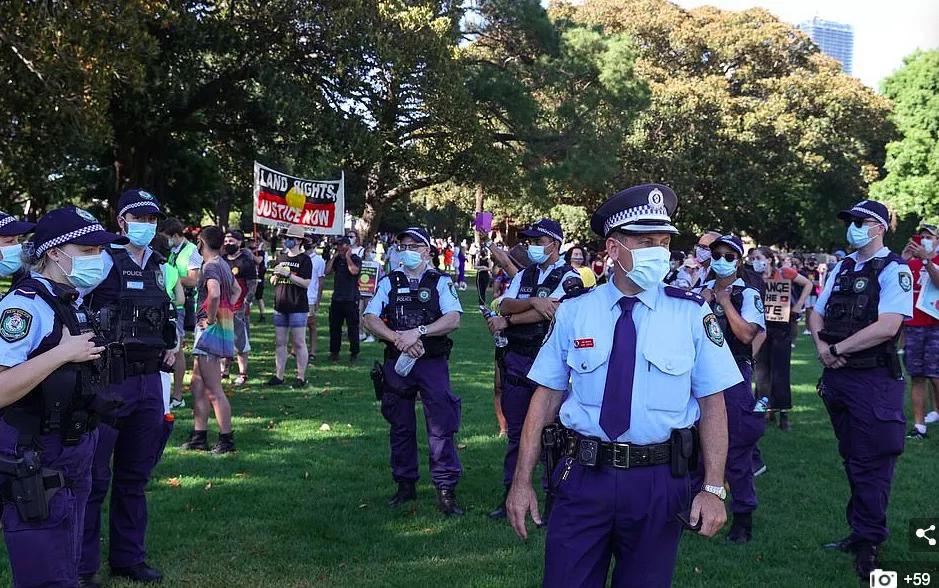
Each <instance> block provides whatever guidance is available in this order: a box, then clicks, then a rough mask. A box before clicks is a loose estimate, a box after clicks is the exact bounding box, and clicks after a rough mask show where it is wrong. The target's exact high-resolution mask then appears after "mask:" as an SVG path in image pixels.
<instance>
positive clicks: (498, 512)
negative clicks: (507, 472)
mask: <svg viewBox="0 0 939 588" xmlns="http://www.w3.org/2000/svg"><path fill="white" fill-rule="evenodd" d="M508 497H509V487H508V486H506V487H505V491H503V493H502V502H501V503H500V504H499V506H497V507H496V508H495V509H493V510H492V512H490V513H489V518H490V519H492V520H494V521H497V520H499V519H504V518H505V517H506V514H507V513H506V512H505V500H506V499H507V498H508Z"/></svg>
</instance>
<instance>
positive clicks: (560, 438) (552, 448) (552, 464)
mask: <svg viewBox="0 0 939 588" xmlns="http://www.w3.org/2000/svg"><path fill="white" fill-rule="evenodd" d="M566 432H567V429H566V428H565V427H564V425H562V424H561V423H559V422H557V421H555V422H553V423H551V424H550V425H548V426H546V427H545V428H544V429H542V430H541V447H542V452H543V454H544V464H545V471H546V472H547V474H548V476H547V477H548V488H547V491H546V492H545V518H546V519H547V517H548V515H550V514H551V508H552V506H553V505H554V490H555V488H554V476H553V473H554V469H555V468H556V467H557V465H558V463H560V461H561V458H562V457H563V456H564V446H565V445H566V438H567V435H566Z"/></svg>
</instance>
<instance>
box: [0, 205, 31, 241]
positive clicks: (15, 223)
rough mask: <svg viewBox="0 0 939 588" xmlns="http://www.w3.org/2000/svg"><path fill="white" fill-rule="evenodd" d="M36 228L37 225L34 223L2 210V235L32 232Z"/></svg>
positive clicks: (0, 228) (0, 216)
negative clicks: (18, 218)
mask: <svg viewBox="0 0 939 588" xmlns="http://www.w3.org/2000/svg"><path fill="white" fill-rule="evenodd" d="M35 228H36V225H35V224H34V223H28V222H26V221H21V220H17V218H16V217H15V216H12V215H9V214H7V213H5V212H3V211H2V210H0V237H15V236H16V235H25V234H26V233H32V232H33V230H34V229H35Z"/></svg>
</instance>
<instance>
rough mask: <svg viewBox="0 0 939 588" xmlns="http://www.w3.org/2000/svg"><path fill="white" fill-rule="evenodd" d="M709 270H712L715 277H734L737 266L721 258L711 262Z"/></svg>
mask: <svg viewBox="0 0 939 588" xmlns="http://www.w3.org/2000/svg"><path fill="white" fill-rule="evenodd" d="M711 269H712V270H714V273H715V274H717V277H719V278H727V277H729V276H732V275H734V272H736V271H737V264H736V263H734V262H732V261H727V260H726V259H724V258H723V257H722V258H720V259H716V260H712V261H711Z"/></svg>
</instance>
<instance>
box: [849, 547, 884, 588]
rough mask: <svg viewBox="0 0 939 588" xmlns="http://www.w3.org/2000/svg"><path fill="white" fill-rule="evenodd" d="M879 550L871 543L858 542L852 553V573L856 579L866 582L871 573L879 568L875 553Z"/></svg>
mask: <svg viewBox="0 0 939 588" xmlns="http://www.w3.org/2000/svg"><path fill="white" fill-rule="evenodd" d="M878 551H879V548H878V547H877V546H876V545H874V544H873V543H867V542H866V541H859V542H858V543H857V547H856V548H855V552H854V571H855V572H857V575H858V578H860V579H861V580H863V581H864V582H867V581H868V580H869V579H870V577H871V572H873V571H874V570H876V569H877V568H878V567H880V566H879V565H878V564H877V552H878Z"/></svg>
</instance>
